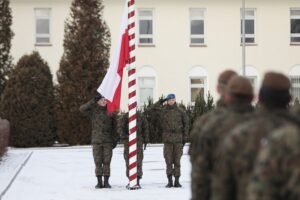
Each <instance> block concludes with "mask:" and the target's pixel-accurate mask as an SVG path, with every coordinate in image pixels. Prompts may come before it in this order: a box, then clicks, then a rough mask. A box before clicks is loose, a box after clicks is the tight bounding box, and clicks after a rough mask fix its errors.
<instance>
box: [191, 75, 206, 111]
mask: <svg viewBox="0 0 300 200" xmlns="http://www.w3.org/2000/svg"><path fill="white" fill-rule="evenodd" d="M192 79H203V84H192ZM192 88H203V89H204V99H205V96H206V95H207V77H206V76H190V77H189V100H190V103H191V105H195V101H192Z"/></svg>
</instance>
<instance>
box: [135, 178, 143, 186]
mask: <svg viewBox="0 0 300 200" xmlns="http://www.w3.org/2000/svg"><path fill="white" fill-rule="evenodd" d="M141 179H142V178H141V177H139V176H138V177H137V182H136V186H137V187H138V188H141V185H140V180H141Z"/></svg>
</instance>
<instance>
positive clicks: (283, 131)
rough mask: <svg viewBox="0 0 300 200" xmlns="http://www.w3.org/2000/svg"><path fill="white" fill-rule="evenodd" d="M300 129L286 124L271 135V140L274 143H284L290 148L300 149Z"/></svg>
mask: <svg viewBox="0 0 300 200" xmlns="http://www.w3.org/2000/svg"><path fill="white" fill-rule="evenodd" d="M299 133H300V128H299V127H298V126H295V125H293V124H286V125H284V126H282V127H280V128H279V129H277V130H274V131H273V132H271V134H270V135H269V139H270V140H271V141H273V142H276V141H277V142H280V143H284V144H285V145H286V146H289V147H297V148H300V135H299Z"/></svg>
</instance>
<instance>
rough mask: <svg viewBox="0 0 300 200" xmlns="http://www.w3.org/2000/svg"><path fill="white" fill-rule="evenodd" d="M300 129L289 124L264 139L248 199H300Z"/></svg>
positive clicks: (248, 191) (248, 189)
mask: <svg viewBox="0 0 300 200" xmlns="http://www.w3.org/2000/svg"><path fill="white" fill-rule="evenodd" d="M299 133H300V129H299V126H293V125H286V126H284V127H282V128H280V129H278V130H276V131H274V132H272V133H271V134H270V135H269V138H264V139H262V140H261V141H262V142H261V143H260V151H259V154H258V156H257V161H256V162H255V167H254V170H253V174H252V177H251V179H250V183H249V185H248V188H247V200H296V199H300V187H299V186H300V169H299V166H300V134H299Z"/></svg>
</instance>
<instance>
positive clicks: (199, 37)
mask: <svg viewBox="0 0 300 200" xmlns="http://www.w3.org/2000/svg"><path fill="white" fill-rule="evenodd" d="M193 10H199V11H201V12H203V17H201V16H199V17H193V16H192V11H193ZM192 20H203V29H204V30H203V34H192V30H191V29H192ZM189 29H190V31H189V32H190V35H189V44H190V45H191V46H205V45H206V44H207V43H206V8H190V9H189ZM192 39H203V40H204V41H203V43H192Z"/></svg>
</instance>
